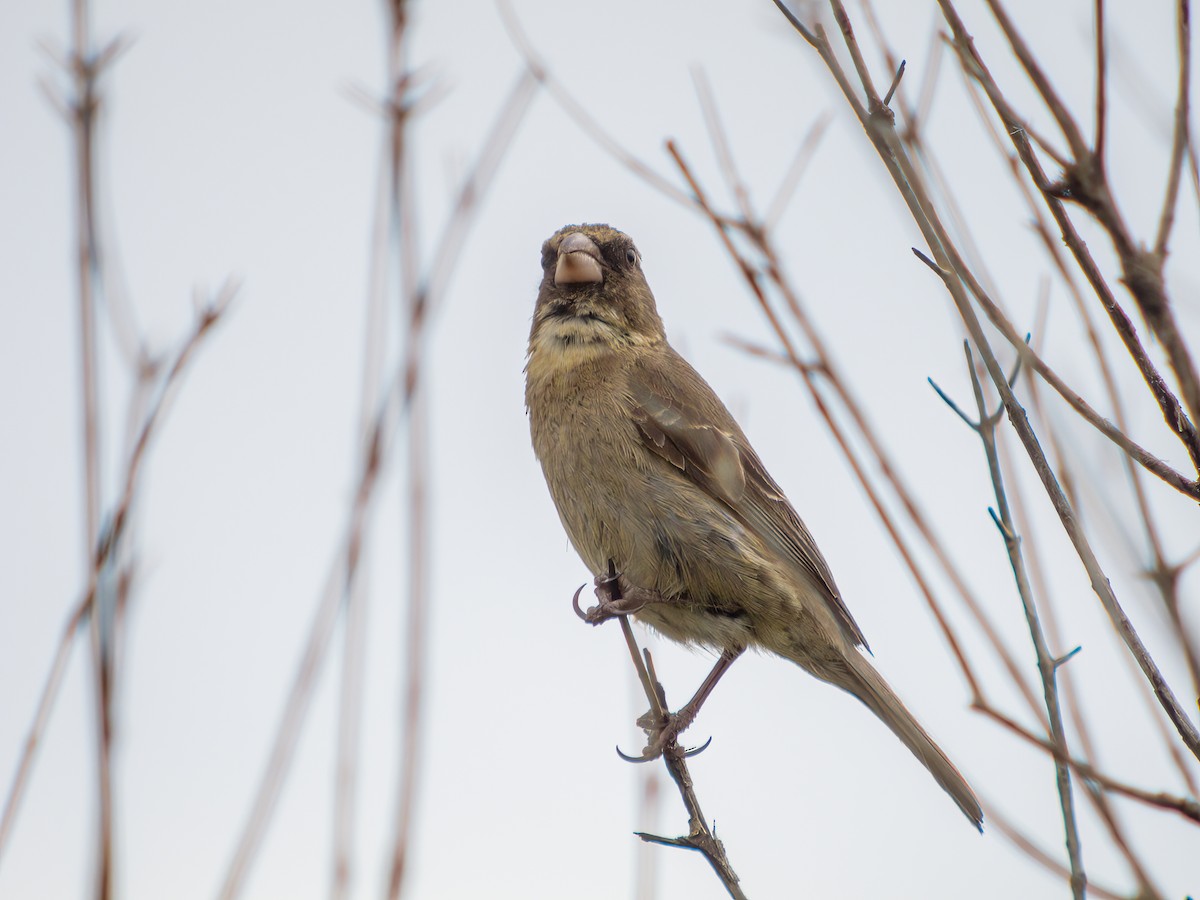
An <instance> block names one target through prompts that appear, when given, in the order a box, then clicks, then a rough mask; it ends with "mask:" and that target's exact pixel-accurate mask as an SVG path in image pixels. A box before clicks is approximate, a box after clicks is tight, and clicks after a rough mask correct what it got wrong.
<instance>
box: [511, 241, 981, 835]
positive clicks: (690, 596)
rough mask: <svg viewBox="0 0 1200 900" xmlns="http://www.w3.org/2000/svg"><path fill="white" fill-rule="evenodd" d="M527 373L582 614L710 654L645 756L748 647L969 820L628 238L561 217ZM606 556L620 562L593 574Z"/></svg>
mask: <svg viewBox="0 0 1200 900" xmlns="http://www.w3.org/2000/svg"><path fill="white" fill-rule="evenodd" d="M525 375H526V380H525V403H526V407H527V408H528V411H529V426H530V431H531V432H532V436H533V448H534V452H535V453H536V454H537V458H538V460H539V461H540V462H541V465H542V471H543V472H544V473H545V476H546V483H547V485H548V486H549V488H550V494H551V496H552V497H553V499H554V504H555V506H556V507H558V514H559V517H560V518H561V519H562V523H563V527H564V528H565V529H566V531H567V535H568V537H569V538H570V539H571V543H572V544H573V545H574V546H575V550H576V551H577V552H578V553H579V555H580V557H582V559H583V561H584V564H585V565H587V567H588V568H589V569H590V570H591V571H592V572H593V574H595V575H596V576H597V585H598V588H597V596H598V597H599V598H600V600H601V604H600V606H599V607H596V608H593V609H592V610H590V611H589V616H590V617H591V620H592V621H599V620H601V619H603V618H605V617H608V616H611V615H615V614H622V613H635V614H636V616H637V618H638V619H639V620H640V621H642V622H644V623H646V624H647V625H650V626H651V627H653V628H654V629H656V630H657V631H659V632H661V633H662V634H664V635H665V636H666V637H668V638H671V639H672V640H675V641H678V642H680V643H683V644H688V645H696V646H701V647H706V648H710V649H713V650H716V651H718V652H720V654H721V656H720V659H719V660H718V662H717V664H716V666H715V667H714V668H713V671H712V673H710V675H709V676H708V678H707V679H705V682H704V684H703V685H701V688H700V690H698V691H697V692H696V695H695V696H694V697H693V698H692V700H691V701H689V703H688V704H687V705H686V706H685V707H684V708H683V709H682V710H680V712H679V713H677V714H676V716H674V717H673V718H672V719H671V721H670V722H669V723H667V724H666V725H665V726H664V727H663V728H662V729H661V730H660V733H659V734H658V735H657V736H656V737H655V736H652V740H651V746H650V747H649V748H648V755H656V754H657V753H660V752H661V751H662V748H663V747H664V746H665V745H666V744H667V743H668V742H669V741H670V740H672V739H674V737H675V736H676V735H677V734H678V733H679V732H680V731H682V730H683V729H684V728H686V727H687V725H688V724H690V722H691V720H692V718H694V716H695V712H696V710H697V709H698V708H699V705H700V703H702V702H703V701H704V698H705V697H706V696H707V694H708V692H709V691H711V689H712V687H713V685H715V684H716V681H717V680H718V679H719V678H720V677H721V674H722V673H723V672H724V671H725V670H726V669H727V668H728V667H729V665H730V664H731V663H732V662H733V660H734V659H736V658H737V656H738V655H740V654H741V653H742V652H743V651H744V650H745V649H746V648H747V647H755V648H758V649H761V650H767V651H770V652H771V653H775V654H777V655H779V656H782V657H784V658H785V659H790V660H791V661H792V662H794V663H796V664H797V665H798V666H800V667H801V668H802V669H804V670H805V671H807V672H809V673H811V674H812V675H814V676H816V677H817V678H819V679H821V680H822V681H825V682H828V683H829V684H832V685H835V686H836V687H839V688H841V689H842V690H844V691H847V692H849V693H851V694H853V695H854V696H855V697H857V698H858V699H859V700H861V701H862V702H863V703H864V704H865V705H866V706H867V708H868V709H870V710H871V712H873V713H875V715H876V716H878V717H879V718H880V719H882V720H883V722H884V724H885V725H887V726H888V728H890V729H891V730H892V732H893V733H895V735H896V736H897V737H898V738H900V740H901V741H902V742H903V743H904V745H905V746H906V747H908V749H909V750H911V751H912V753H913V754H914V755H915V756H916V757H917V759H918V760H920V761H921V763H922V764H923V765H924V766H925V768H927V769H928V770H929V771H930V773H931V774H932V775H933V777H934V779H935V780H936V781H937V783H938V784H940V785H941V786H942V788H943V790H945V791H946V793H948V794H949V795H950V796H951V797H952V798H953V799H954V802H955V803H957V804H958V808H959V809H961V810H962V811H963V813H964V814H965V815H966V816H967V818H969V819H970V820H971V821H972V822H973V823H974V824H975V826H976V827H978V828H981V827H982V822H983V812H982V810H981V809H980V806H979V801H978V800H977V799H976V798H975V795H974V794H973V793H972V792H971V788H970V787H969V786H968V785H967V783H966V781H965V780H964V779H963V777H962V775H960V774H959V773H958V770H957V769H955V768H954V766H953V765H952V764H951V762H950V760H949V759H947V758H946V755H945V754H944V753H943V752H942V751H941V750H940V749H939V748H938V746H937V745H936V744H935V743H934V742H933V740H932V739H931V738H930V737H929V735H928V734H926V733H925V730H924V729H923V728H921V726H920V725H919V724H917V721H916V719H914V718H913V716H912V714H911V713H909V711H908V710H907V709H905V707H904V704H903V703H901V702H900V700H899V698H898V697H897V696H896V695H895V693H894V692H893V691H892V689H891V688H890V687H889V686H888V685H887V683H886V682H885V681H884V680H883V678H882V677H880V675H879V673H878V672H876V671H875V669H874V668H873V667H872V666H871V664H870V663H869V662H868V661H867V658H866V657H865V656H864V655H863V653H862V652H860V650H859V649H858V648H860V647H862V648H863V649H867V642H866V639H865V638H864V637H863V634H862V632H861V631H860V630H859V627H858V625H857V624H855V622H854V619H853V617H852V616H851V615H850V611H849V610H848V609H847V608H846V604H845V603H844V602H843V600H842V596H841V593H840V592H839V591H838V588H837V585H836V584H835V583H834V580H833V575H832V573H831V572H830V571H829V566H828V565H827V564H826V562H825V560H824V558H823V557H822V556H821V552H820V551H819V550H818V549H817V545H816V543H815V542H814V541H813V538H812V535H811V534H809V532H808V529H807V528H806V527H805V526H804V523H803V522H802V521H801V520H800V517H799V516H798V515H796V511H795V510H794V509H793V508H792V505H791V504H790V503H789V502H788V499H787V497H785V496H784V494H783V491H782V490H781V489H780V487H779V485H777V484H776V483H775V481H774V479H772V478H771V476H770V475H769V474H768V473H767V470H766V469H765V468H764V467H763V464H762V462H761V461H760V460H759V458H758V455H757V454H756V453H755V452H754V449H753V448H752V447H751V446H750V442H749V441H748V440H747V439H746V436H745V435H744V434H743V433H742V429H741V428H739V427H738V424H737V423H736V422H735V421H734V419H733V416H731V415H730V413H729V410H727V409H726V408H725V405H724V404H723V403H722V402H721V401H720V399H718V397H717V395H716V394H715V393H714V392H713V390H712V388H710V387H709V386H708V384H707V383H706V382H705V381H704V379H703V378H701V377H700V375H699V374H698V373H697V372H696V370H695V369H693V368H692V367H691V366H690V365H688V363H687V361H686V360H684V359H683V357H681V356H680V355H679V354H678V353H676V352H675V350H674V349H673V348H672V347H671V345H670V344H669V343H667V338H666V335H665V333H664V331H663V324H662V319H660V318H659V316H658V311H657V309H656V307H655V303H654V295H653V294H652V293H651V292H650V286H649V285H648V284H647V283H646V278H645V276H644V275H643V274H642V267H641V255H640V254H639V253H638V250H637V248H636V247H635V246H634V244H633V241H632V240H630V239H629V237H627V236H626V235H624V234H622V233H621V232H620V231H617V230H616V229H613V228H610V227H608V226H607V225H568V226H566V227H565V228H562V229H560V230H559V231H557V232H556V233H555V234H554V235H552V236H551V237H550V239H549V240H547V241H546V242H545V243H544V244H543V245H542V283H541V287H540V289H539V292H538V299H537V308H536V310H535V311H534V314H533V327H532V329H531V331H530V335H529V360H528V364H527V365H526V369H525ZM613 567H615V571H616V572H619V573H620V578H619V579H612V578H608V577H605V573H606V572H611V571H612V570H613Z"/></svg>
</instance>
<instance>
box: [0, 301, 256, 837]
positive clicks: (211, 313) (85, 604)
mask: <svg viewBox="0 0 1200 900" xmlns="http://www.w3.org/2000/svg"><path fill="white" fill-rule="evenodd" d="M235 292H236V289H235V288H234V287H233V285H231V284H228V285H226V286H225V287H224V288H223V289H222V290H221V291H220V292H219V293H218V294H217V296H216V297H215V298H214V300H213V302H212V303H210V304H208V305H207V306H206V307H205V308H203V309H202V310H201V311H200V313H199V314H198V316H197V319H196V322H195V324H194V325H193V328H192V331H191V333H190V334H189V335H188V336H187V338H186V339H185V340H184V341H183V343H182V344H181V346H180V348H179V349H178V350H177V351H176V353H175V355H174V357H173V358H172V360H171V363H170V365H169V366H167V367H166V369H165V371H160V374H159V376H158V380H157V382H156V387H155V390H154V392H153V399H152V400H151V403H150V405H149V406H148V407H147V409H146V411H145V413H144V415H143V417H142V421H141V424H140V427H139V429H138V431H137V434H136V437H135V439H134V441H133V443H132V445H131V448H130V452H129V455H128V458H127V461H126V464H125V470H124V474H123V480H122V484H121V489H120V491H119V493H118V494H117V503H116V505H115V506H114V507H113V508H112V509H111V510H109V511H108V514H107V516H106V522H107V523H108V524H107V526H106V528H105V530H104V532H103V534H102V535H101V536H100V538H98V539H97V544H96V546H95V547H93V548H92V550H91V552H90V553H89V559H88V582H87V586H86V588H85V590H84V592H83V597H82V599H81V600H80V601H79V602H78V603H77V604H76V605H75V606H74V608H73V609H72V610H71V613H70V614H69V615H68V616H67V621H66V622H65V623H64V626H63V630H62V634H61V636H60V638H59V643H58V648H57V650H56V651H55V655H54V660H53V662H52V663H51V666H50V671H49V673H48V674H47V676H46V681H45V683H44V685H43V688H42V693H41V697H40V699H39V701H38V706H37V709H36V710H35V712H34V716H33V721H32V723H31V724H30V727H29V731H28V733H27V736H26V738H25V741H24V745H23V749H22V752H21V758H20V760H19V761H18V763H17V770H16V774H15V775H14V777H13V781H12V784H11V785H10V787H9V790H8V796H7V797H6V798H5V802H4V811H3V814H2V815H0V858H2V857H3V853H4V849H5V846H6V844H7V841H8V838H9V837H10V835H11V834H12V830H13V828H14V826H15V825H16V817H17V813H18V811H19V809H20V804H21V800H22V798H23V797H24V794H25V790H26V788H27V787H28V784H29V780H30V778H31V777H32V774H33V765H34V763H35V762H36V757H37V751H38V749H39V748H40V746H41V738H42V735H43V733H44V732H45V728H46V725H47V724H48V722H49V720H50V716H51V714H52V713H53V711H54V706H55V703H56V701H57V699H58V691H59V688H60V687H61V685H62V678H63V675H64V674H65V672H66V668H67V664H68V663H69V662H70V656H71V650H72V648H73V647H74V639H75V637H76V635H77V634H78V632H79V629H80V627H81V626H82V624H83V623H84V622H86V621H87V620H88V617H89V616H91V615H92V613H93V607H94V605H95V601H96V593H97V586H98V583H99V577H100V572H101V571H102V570H103V569H105V568H107V567H109V566H111V565H112V564H113V562H114V560H115V559H116V558H117V554H118V552H119V549H120V548H121V547H122V546H123V545H124V541H125V535H126V531H127V529H128V527H129V523H130V521H131V517H132V514H133V510H134V507H135V505H136V502H137V499H138V496H139V492H140V488H141V482H142V470H143V467H144V465H145V462H146V457H147V454H148V453H149V450H150V447H151V446H152V445H153V442H154V438H155V437H156V436H157V435H158V433H159V431H160V430H161V428H162V426H163V423H164V422H165V420H166V414H167V412H168V410H169V408H170V403H171V401H172V399H173V398H174V395H175V391H176V390H177V389H178V387H179V385H180V384H181V383H182V380H183V376H184V374H185V373H186V371H187V368H188V365H189V364H190V362H191V360H192V358H193V357H194V355H195V353H196V351H197V350H198V349H199V348H200V346H201V345H202V344H203V343H204V341H205V339H206V338H207V337H208V335H209V334H210V332H211V331H212V329H213V328H214V327H215V326H216V325H217V323H218V322H219V321H220V320H221V318H222V317H223V316H224V315H225V313H226V311H227V310H228V308H229V305H230V303H231V302H232V301H233V297H234V295H235Z"/></svg>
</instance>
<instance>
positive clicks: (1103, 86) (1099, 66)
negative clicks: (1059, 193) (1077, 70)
mask: <svg viewBox="0 0 1200 900" xmlns="http://www.w3.org/2000/svg"><path fill="white" fill-rule="evenodd" d="M1095 8H1096V14H1095V17H1094V18H1095V21H1096V139H1095V140H1094V141H1093V142H1092V152H1093V153H1094V154H1095V155H1096V160H1097V162H1098V163H1099V164H1100V165H1101V166H1103V165H1104V139H1105V128H1104V124H1105V117H1106V116H1107V115H1108V96H1107V95H1108V51H1107V48H1106V47H1105V41H1104V0H1095Z"/></svg>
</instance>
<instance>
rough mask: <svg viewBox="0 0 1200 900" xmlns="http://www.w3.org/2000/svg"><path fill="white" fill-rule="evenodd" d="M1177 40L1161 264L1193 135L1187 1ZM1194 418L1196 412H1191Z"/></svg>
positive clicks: (1180, 2)
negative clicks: (1175, 90)
mask: <svg viewBox="0 0 1200 900" xmlns="http://www.w3.org/2000/svg"><path fill="white" fill-rule="evenodd" d="M1175 36H1176V47H1177V49H1178V52H1179V92H1178V95H1177V98H1176V100H1175V127H1174V132H1173V134H1172V136H1171V163H1170V166H1169V168H1168V170H1167V190H1166V196H1165V197H1163V206H1162V214H1161V215H1160V216H1159V220H1158V234H1157V236H1156V237H1155V239H1154V255H1155V256H1156V257H1158V260H1159V264H1160V265H1161V264H1162V261H1163V260H1165V259H1166V256H1167V242H1168V241H1169V240H1170V238H1171V226H1173V225H1174V224H1175V207H1176V205H1177V203H1178V200H1179V182H1180V180H1181V176H1182V174H1183V161H1184V157H1185V156H1186V153H1187V147H1188V143H1189V142H1188V134H1189V132H1190V130H1191V129H1190V125H1189V119H1190V117H1191V109H1190V107H1189V100H1190V91H1191V78H1192V41H1191V9H1190V3H1189V2H1188V0H1176V4H1175ZM1192 412H1193V415H1194V414H1195V410H1193V411H1192Z"/></svg>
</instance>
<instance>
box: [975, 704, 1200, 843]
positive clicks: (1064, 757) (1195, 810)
mask: <svg viewBox="0 0 1200 900" xmlns="http://www.w3.org/2000/svg"><path fill="white" fill-rule="evenodd" d="M978 709H979V711H980V712H982V713H983V714H984V715H986V716H988V718H991V719H994V720H995V721H996V722H999V723H1000V724H1001V725H1003V726H1004V727H1005V728H1007V729H1008V730H1009V731H1011V732H1012V733H1013V734H1015V735H1017V736H1018V737H1021V738H1023V739H1024V740H1026V741H1028V742H1029V743H1030V744H1033V745H1034V746H1037V747H1041V748H1042V749H1043V750H1045V751H1046V752H1047V753H1049V754H1050V755H1051V756H1053V757H1054V758H1055V759H1056V760H1057V761H1059V762H1061V763H1065V764H1066V765H1069V766H1070V767H1071V768H1072V769H1074V770H1075V772H1076V773H1077V774H1078V775H1079V777H1080V778H1086V779H1088V780H1089V781H1094V782H1096V784H1098V785H1100V786H1101V787H1103V788H1104V789H1105V790H1109V791H1112V792H1113V793H1114V794H1120V795H1122V796H1123V797H1129V798H1130V799H1132V800H1138V801H1140V802H1142V803H1145V804H1146V805H1147V806H1155V807H1158V808H1159V809H1166V810H1170V811H1172V812H1177V813H1179V814H1180V815H1181V816H1183V817H1184V818H1185V819H1190V820H1191V821H1193V822H1195V823H1197V824H1200V802H1197V801H1196V800H1194V799H1192V798H1191V797H1176V796H1173V795H1171V794H1166V793H1162V792H1154V791H1147V790H1143V789H1142V788H1137V787H1134V786H1132V785H1129V784H1125V783H1124V782H1122V781H1118V780H1117V779H1115V778H1110V777H1108V776H1107V775H1104V774H1102V773H1101V772H1098V771H1096V769H1095V768H1094V767H1093V766H1091V765H1089V764H1088V763H1086V762H1083V761H1082V760H1077V759H1073V758H1072V757H1071V756H1070V755H1069V754H1068V753H1067V752H1066V751H1065V750H1064V749H1063V748H1061V747H1059V746H1055V744H1054V742H1053V741H1048V740H1046V739H1045V738H1041V737H1038V736H1037V735H1036V734H1034V733H1033V732H1032V731H1030V730H1029V729H1028V728H1026V727H1025V726H1023V725H1021V724H1020V723H1019V722H1017V721H1016V720H1015V719H1012V718H1010V717H1009V716H1006V715H1004V713H1002V712H1000V711H999V710H996V709H993V708H991V707H988V706H980V707H978Z"/></svg>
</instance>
